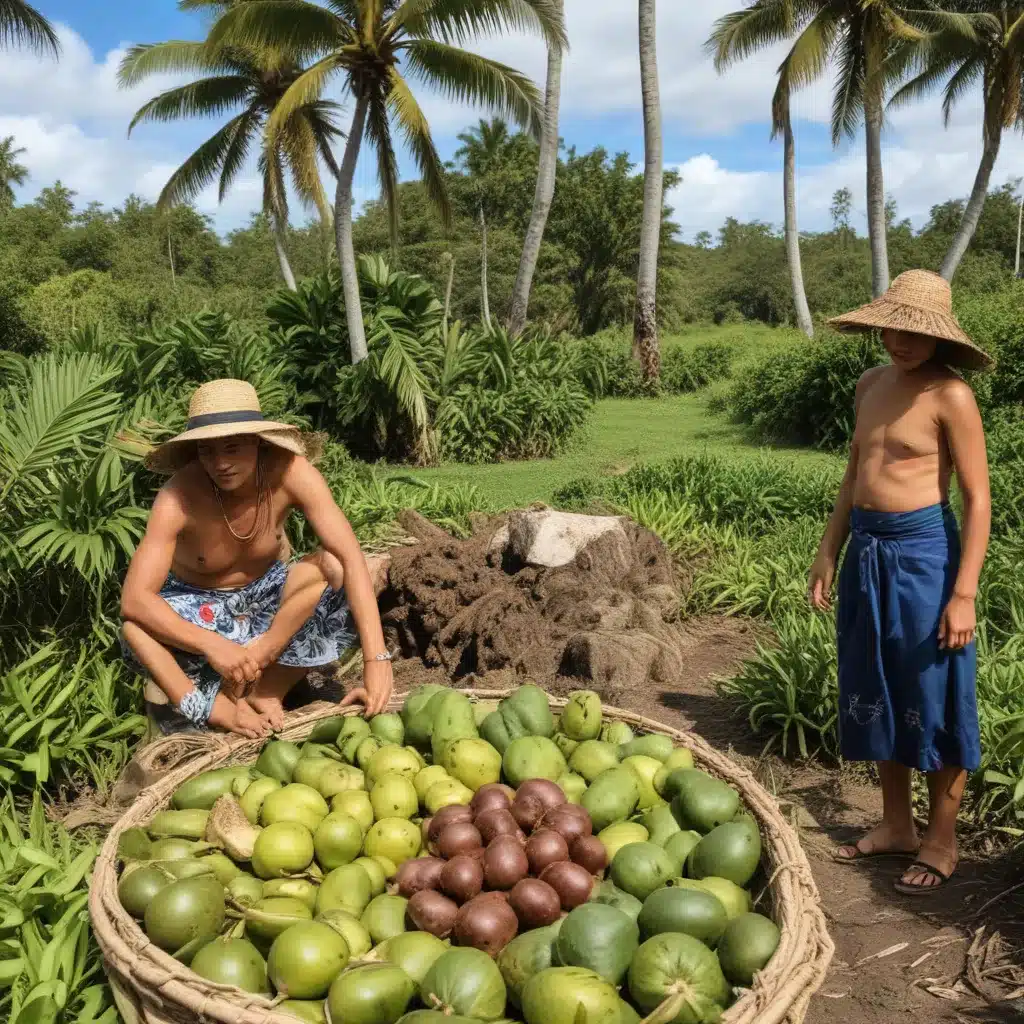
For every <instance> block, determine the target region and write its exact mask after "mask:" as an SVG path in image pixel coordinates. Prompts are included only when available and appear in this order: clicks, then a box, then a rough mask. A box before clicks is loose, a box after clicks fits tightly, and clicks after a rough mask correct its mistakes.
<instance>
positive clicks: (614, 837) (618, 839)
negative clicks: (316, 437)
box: [581, 790, 649, 864]
mask: <svg viewBox="0 0 1024 1024" xmlns="http://www.w3.org/2000/svg"><path fill="white" fill-rule="evenodd" d="M588 792H589V790H588ZM581 802H582V801H581ZM584 806H585V805H584ZM597 838H598V839H600V840H601V842H602V843H604V849H605V853H607V854H608V863H609V864H611V862H612V861H613V860H615V855H616V854H617V853H618V852H619V850H621V849H622V848H623V847H624V846H628V845H629V844H630V843H646V842H647V840H648V838H649V835H648V832H647V829H645V828H644V827H643V825H641V824H639V823H638V822H635V821H620V822H618V823H617V824H615V825H609V826H608V827H607V828H604V829H602V830H601V831H600V832H599V833H598V835H597Z"/></svg>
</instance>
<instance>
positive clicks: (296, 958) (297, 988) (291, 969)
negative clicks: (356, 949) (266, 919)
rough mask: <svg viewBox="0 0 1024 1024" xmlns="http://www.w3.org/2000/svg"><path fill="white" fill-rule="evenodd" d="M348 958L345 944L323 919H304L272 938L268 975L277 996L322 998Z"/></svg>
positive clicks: (343, 967) (346, 944)
mask: <svg viewBox="0 0 1024 1024" xmlns="http://www.w3.org/2000/svg"><path fill="white" fill-rule="evenodd" d="M348 961H349V948H348V943H346V942H345V940H344V939H343V938H342V937H341V936H340V935H339V934H338V933H337V932H336V931H335V930H334V929H333V928H331V927H329V926H328V925H326V924H324V923H323V922H322V921H306V922H304V923H303V924H296V925H292V927H291V928H289V929H288V930H287V931H283V932H281V934H280V935H278V937H277V938H276V939H274V944H273V945H272V946H271V947H270V955H269V956H268V957H267V975H268V976H269V978H270V980H271V982H273V985H274V988H275V989H276V990H277V992H278V994H279V995H284V996H286V997H288V998H290V999H321V998H323V997H324V996H326V995H327V991H328V989H329V988H330V987H331V983H332V982H333V981H334V979H335V978H336V977H338V975H339V974H341V972H342V971H343V970H344V969H345V965H346V964H347V963H348Z"/></svg>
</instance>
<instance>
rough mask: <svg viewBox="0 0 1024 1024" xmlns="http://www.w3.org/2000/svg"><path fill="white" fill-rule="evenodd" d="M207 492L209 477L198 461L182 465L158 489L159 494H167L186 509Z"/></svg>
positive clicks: (208, 490) (208, 489)
mask: <svg viewBox="0 0 1024 1024" xmlns="http://www.w3.org/2000/svg"><path fill="white" fill-rule="evenodd" d="M209 492H210V478H209V477H208V476H207V475H206V470H204V469H203V467H202V466H200V465H199V463H198V462H190V463H189V464H188V465H187V466H183V467H182V468H181V469H179V470H178V472H177V473H175V474H174V476H172V477H171V479H170V480H168V481H167V483H165V484H164V486H163V487H162V488H161V489H160V493H161V494H167V495H168V496H170V498H172V499H173V500H174V501H176V502H177V503H178V504H180V505H181V507H182V509H186V510H187V509H188V508H190V507H192V506H193V505H194V504H195V503H196V501H197V500H198V499H200V498H201V497H203V496H205V495H207V494H208V493H209Z"/></svg>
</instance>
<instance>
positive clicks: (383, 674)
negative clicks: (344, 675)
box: [341, 661, 395, 718]
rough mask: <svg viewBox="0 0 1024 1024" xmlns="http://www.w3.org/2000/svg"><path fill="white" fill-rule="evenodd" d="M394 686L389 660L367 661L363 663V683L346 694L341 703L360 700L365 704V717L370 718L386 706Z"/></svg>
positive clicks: (343, 704) (351, 702)
mask: <svg viewBox="0 0 1024 1024" xmlns="http://www.w3.org/2000/svg"><path fill="white" fill-rule="evenodd" d="M394 686H395V683H394V678H393V677H392V674H391V662H390V661H368V662H366V664H364V665H363V685H362V686H360V687H357V688H356V689H355V690H353V691H352V692H351V693H348V694H346V695H345V699H344V700H343V701H342V702H341V705H342V707H344V706H345V705H346V704H354V703H355V702H356V701H361V702H362V703H363V704H365V705H366V717H367V718H372V717H373V716H374V715H379V714H380V713H381V712H382V711H383V710H384V708H386V707H387V703H388V701H389V700H391V692H392V690H393V689H394Z"/></svg>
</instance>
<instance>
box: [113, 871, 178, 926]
mask: <svg viewBox="0 0 1024 1024" xmlns="http://www.w3.org/2000/svg"><path fill="white" fill-rule="evenodd" d="M172 881H174V879H173V878H172V877H171V876H170V875H168V874H167V872H166V871H164V870H162V869H161V868H158V867H157V866H156V865H155V864H142V865H140V866H139V867H134V868H131V869H130V870H127V871H125V873H124V874H123V875H121V880H120V882H118V883H117V898H118V899H119V900H120V901H121V906H122V907H124V909H125V910H127V911H128V913H129V914H131V916H132V917H135V918H138V919H139V920H142V918H143V917H144V916H145V914H146V907H148V906H149V904H150V901H151V900H152V899H153V897H154V896H155V895H156V894H157V893H158V892H160V890H161V889H165V888H166V887H167V886H168V885H170V884H171V882H172Z"/></svg>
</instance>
